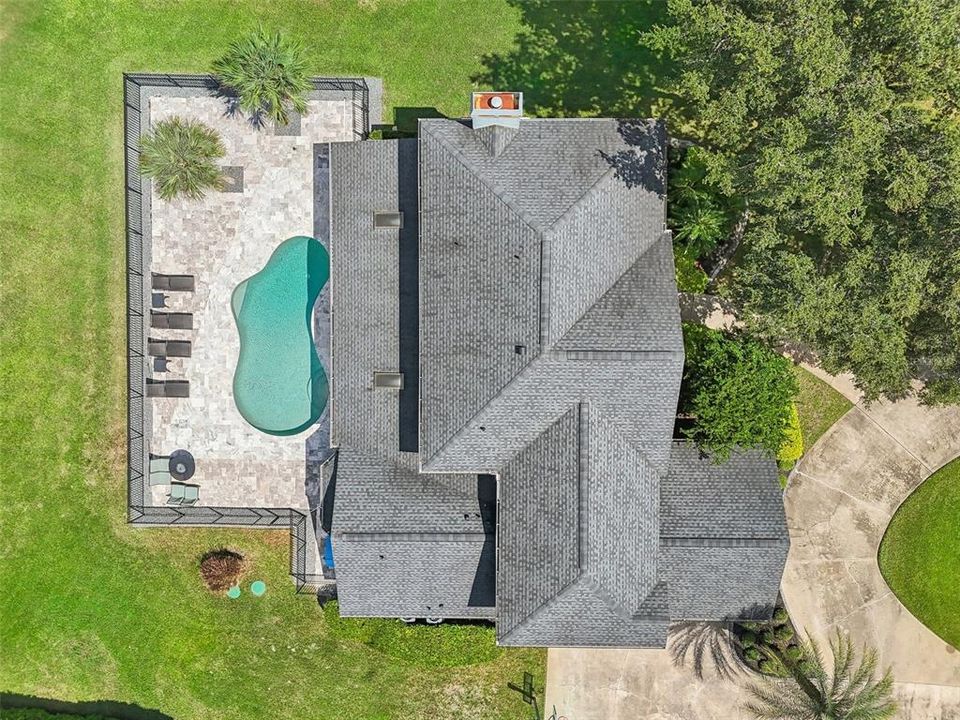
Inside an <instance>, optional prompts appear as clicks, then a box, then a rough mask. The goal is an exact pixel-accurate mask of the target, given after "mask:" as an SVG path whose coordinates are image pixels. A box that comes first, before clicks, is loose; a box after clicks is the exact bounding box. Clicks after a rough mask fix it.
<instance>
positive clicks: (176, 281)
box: [151, 273, 194, 292]
mask: <svg viewBox="0 0 960 720" xmlns="http://www.w3.org/2000/svg"><path fill="white" fill-rule="evenodd" d="M151 274H152V276H153V289H154V290H180V291H183V292H193V288H194V282H193V275H162V274H160V273H151Z"/></svg>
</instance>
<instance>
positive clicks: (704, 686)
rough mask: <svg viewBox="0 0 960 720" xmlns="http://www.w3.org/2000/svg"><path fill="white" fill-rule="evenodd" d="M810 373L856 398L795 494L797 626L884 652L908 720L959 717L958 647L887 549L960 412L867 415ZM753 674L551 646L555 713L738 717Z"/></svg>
mask: <svg viewBox="0 0 960 720" xmlns="http://www.w3.org/2000/svg"><path fill="white" fill-rule="evenodd" d="M683 311H684V316H685V319H689V320H699V321H700V322H704V323H705V324H707V325H709V326H713V327H718V326H725V325H727V326H728V325H730V324H731V323H732V322H735V319H734V318H733V316H732V314H731V313H730V312H729V310H728V309H727V308H724V307H722V306H720V305H719V304H714V303H713V301H712V300H711V299H709V298H697V297H691V298H688V299H687V302H686V306H685V307H684V308H683ZM804 366H805V367H806V368H807V369H808V370H810V371H811V372H814V373H815V374H816V375H817V376H818V377H820V378H822V379H823V380H825V381H827V382H828V383H829V384H830V385H832V386H833V387H834V388H835V389H837V390H838V391H839V392H840V393H842V394H843V395H845V396H846V397H848V398H849V399H850V400H851V401H853V402H855V403H857V404H856V406H855V407H854V408H853V409H852V410H850V412H848V413H847V414H846V415H845V416H844V417H843V418H841V419H840V420H839V421H838V422H837V423H836V424H835V425H834V426H833V428H831V430H829V431H828V432H827V433H826V434H825V435H824V436H823V437H822V438H820V440H819V441H818V442H817V444H816V445H815V446H814V447H813V448H810V449H809V450H808V452H807V454H806V455H805V456H804V458H803V460H802V461H801V462H800V464H799V466H798V467H797V470H796V471H795V472H794V474H793V476H792V478H791V481H790V485H789V486H788V489H787V493H786V505H787V517H788V523H789V526H790V534H791V540H792V547H791V551H790V556H789V557H788V560H787V568H786V572H785V573H784V580H783V585H782V588H781V589H782V591H783V595H784V599H785V601H786V603H787V606H788V609H789V610H790V613H791V615H792V616H793V619H794V621H795V622H796V623H797V625H798V626H802V627H805V628H806V630H807V631H808V632H809V633H811V634H812V635H813V637H815V638H817V639H818V640H820V641H824V642H825V640H826V638H827V636H828V635H829V633H830V632H831V631H832V629H833V628H834V627H841V628H843V629H845V630H847V631H849V632H850V633H851V635H852V637H853V639H854V640H855V641H856V642H857V643H864V642H866V643H869V644H871V645H873V646H875V647H876V648H877V649H878V650H879V652H880V655H881V658H880V659H881V662H882V663H883V664H885V665H891V666H892V667H893V671H894V675H895V677H896V679H897V684H896V693H897V696H898V698H899V700H900V704H901V709H900V712H899V718H902V719H903V720H960V652H958V651H957V650H955V649H954V648H952V647H950V646H949V645H947V644H946V643H945V642H944V641H942V640H940V638H938V637H937V636H936V635H934V634H933V633H932V632H931V631H930V630H928V629H927V628H926V627H924V626H923V625H922V624H921V623H920V622H919V621H918V620H917V619H916V618H914V617H913V616H912V615H911V614H910V613H909V612H908V611H907V610H906V608H904V607H903V606H902V605H901V604H900V602H899V601H898V600H897V598H896V596H895V595H893V593H892V592H891V591H890V589H889V588H888V587H887V585H886V583H885V582H884V580H883V578H882V577H881V575H880V570H879V567H878V566H877V548H878V547H879V543H880V540H881V538H882V537H883V533H884V531H885V530H886V527H887V524H888V523H889V521H890V518H891V517H892V515H893V513H894V511H895V510H896V508H897V507H899V505H900V503H901V502H902V501H903V500H904V499H905V498H906V497H907V495H909V494H910V492H911V491H912V490H913V489H914V488H915V487H916V486H917V485H919V484H920V483H921V482H922V481H923V480H924V479H925V478H926V477H927V476H928V475H929V474H930V473H931V472H933V471H934V470H936V469H937V468H939V467H940V466H942V465H943V464H945V463H946V462H948V461H949V460H951V459H952V458H953V457H956V456H957V455H958V454H960V409H958V408H950V409H926V408H922V407H920V406H919V405H917V403H916V402H915V401H913V400H903V401H900V402H897V403H888V402H882V403H875V404H873V405H872V406H870V407H869V408H867V407H864V406H863V405H862V403H860V402H859V401H860V396H859V393H858V392H857V390H856V388H855V387H854V386H853V384H852V381H851V378H850V377H849V376H841V377H833V376H830V375H827V374H826V373H824V372H823V371H821V370H820V369H819V368H816V367H813V366H809V365H807V364H806V363H804ZM748 679H749V677H748V676H746V675H739V676H737V677H735V678H732V679H728V678H722V677H719V676H718V675H717V674H716V673H715V672H712V671H711V670H710V669H709V668H707V669H706V672H705V673H704V678H703V679H699V678H698V677H697V676H696V674H695V673H694V671H693V668H692V667H691V664H690V663H689V662H684V663H675V662H674V658H673V656H672V655H671V653H670V651H668V650H586V649H565V648H561V649H551V650H550V651H549V653H548V662H547V688H546V703H545V710H546V712H545V716H546V717H550V713H551V712H552V711H553V709H554V707H555V708H556V710H557V715H558V716H559V717H565V718H567V719H568V720H601V719H602V720H621V719H623V720H626V719H627V718H630V720H638V719H640V718H643V719H645V720H721V719H723V720H726V719H730V720H739V719H740V718H745V717H747V716H746V714H745V713H744V712H743V711H742V710H741V706H742V704H743V701H744V699H745V697H744V696H745V691H744V689H743V686H744V684H745V681H746V680H748Z"/></svg>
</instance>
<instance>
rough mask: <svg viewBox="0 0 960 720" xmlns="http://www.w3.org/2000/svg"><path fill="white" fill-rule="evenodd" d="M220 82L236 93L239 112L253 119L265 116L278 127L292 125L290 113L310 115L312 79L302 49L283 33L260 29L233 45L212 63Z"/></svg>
mask: <svg viewBox="0 0 960 720" xmlns="http://www.w3.org/2000/svg"><path fill="white" fill-rule="evenodd" d="M213 72H214V73H216V74H217V76H219V78H220V82H221V83H223V85H225V86H227V87H228V88H230V89H232V90H233V91H234V92H236V93H237V101H238V105H239V106H240V108H241V109H242V110H243V111H244V112H246V113H249V114H250V115H251V116H252V117H253V118H255V119H256V118H260V117H261V116H263V115H266V116H267V117H269V118H271V119H272V120H273V121H274V122H275V123H277V124H278V125H286V124H287V123H288V122H290V109H291V108H292V109H293V110H295V111H296V112H298V113H300V114H301V115H303V114H305V113H306V112H307V93H308V92H309V91H310V90H311V88H312V85H311V83H310V77H309V74H308V72H307V63H306V59H305V57H304V51H303V47H302V46H301V45H300V44H299V43H296V42H293V41H290V40H287V39H286V38H284V37H282V36H281V35H280V33H272V34H271V33H268V32H266V31H265V30H264V29H263V28H258V29H257V30H255V31H254V32H252V33H250V34H249V35H247V36H246V37H244V38H241V39H240V40H237V41H235V42H233V43H232V44H231V45H230V48H229V50H228V51H227V54H226V55H224V56H223V57H222V58H220V59H219V60H216V61H214V63H213Z"/></svg>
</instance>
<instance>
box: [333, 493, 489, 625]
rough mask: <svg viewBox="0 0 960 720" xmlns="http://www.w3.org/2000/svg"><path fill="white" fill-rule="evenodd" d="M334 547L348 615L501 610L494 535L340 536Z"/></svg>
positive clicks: (483, 614)
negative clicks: (496, 590) (454, 537)
mask: <svg viewBox="0 0 960 720" xmlns="http://www.w3.org/2000/svg"><path fill="white" fill-rule="evenodd" d="M408 511H409V509H408ZM333 548H334V553H335V555H336V560H337V592H338V598H339V603H340V614H341V615H343V616H345V617H358V616H359V617H417V618H423V617H444V618H476V619H480V618H486V619H492V618H493V616H494V614H495V612H496V608H495V607H494V600H493V587H494V571H495V567H496V561H495V557H494V544H493V539H492V538H490V539H489V540H487V541H484V539H483V538H475V539H469V540H468V539H463V538H461V539H457V540H452V541H451V540H447V539H444V538H442V537H432V536H429V535H424V536H418V537H414V538H413V539H405V538H404V537H402V536H363V537H361V538H359V539H344V538H343V537H342V536H334V545H333Z"/></svg>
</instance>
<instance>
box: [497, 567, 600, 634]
mask: <svg viewBox="0 0 960 720" xmlns="http://www.w3.org/2000/svg"><path fill="white" fill-rule="evenodd" d="M583 577H584V572H583V569H582V568H577V576H576V577H575V578H574V579H573V580H571V581H570V582H568V583H567V584H566V585H564V586H563V587H562V588H560V590H559V591H558V592H556V593H554V594H553V595H552V596H551V597H549V598H548V599H546V600H544V601H543V602H542V603H540V604H539V605H538V606H537V607H536V609H535V610H533V611H532V612H530V613H528V614H527V616H526V617H525V618H523V620H521V621H520V622H519V623H517V625H516V626H515V627H513V628H512V629H511V630H510V631H509V632H507V633H505V634H503V635H500V636H498V637H497V643H498V644H499V643H500V641H501V640H503V639H504V638H507V637H510V636H511V635H512V634H513V633H515V632H516V631H517V630H519V629H520V628H522V627H523V626H524V625H526V624H527V623H528V622H530V621H531V620H533V619H534V618H535V617H537V616H538V615H542V614H544V613H545V612H547V610H548V609H549V608H550V607H552V606H553V605H555V604H556V603H557V602H559V601H560V599H561V598H562V597H563V596H564V595H566V594H568V593H570V592H572V591H573V590H574V589H576V587H577V585H579V584H580V580H581V579H582V578H583ZM499 608H500V605H499V603H498V604H497V609H498V610H499ZM500 627H501V625H500V620H499V613H497V628H498V629H499V628H500Z"/></svg>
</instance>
